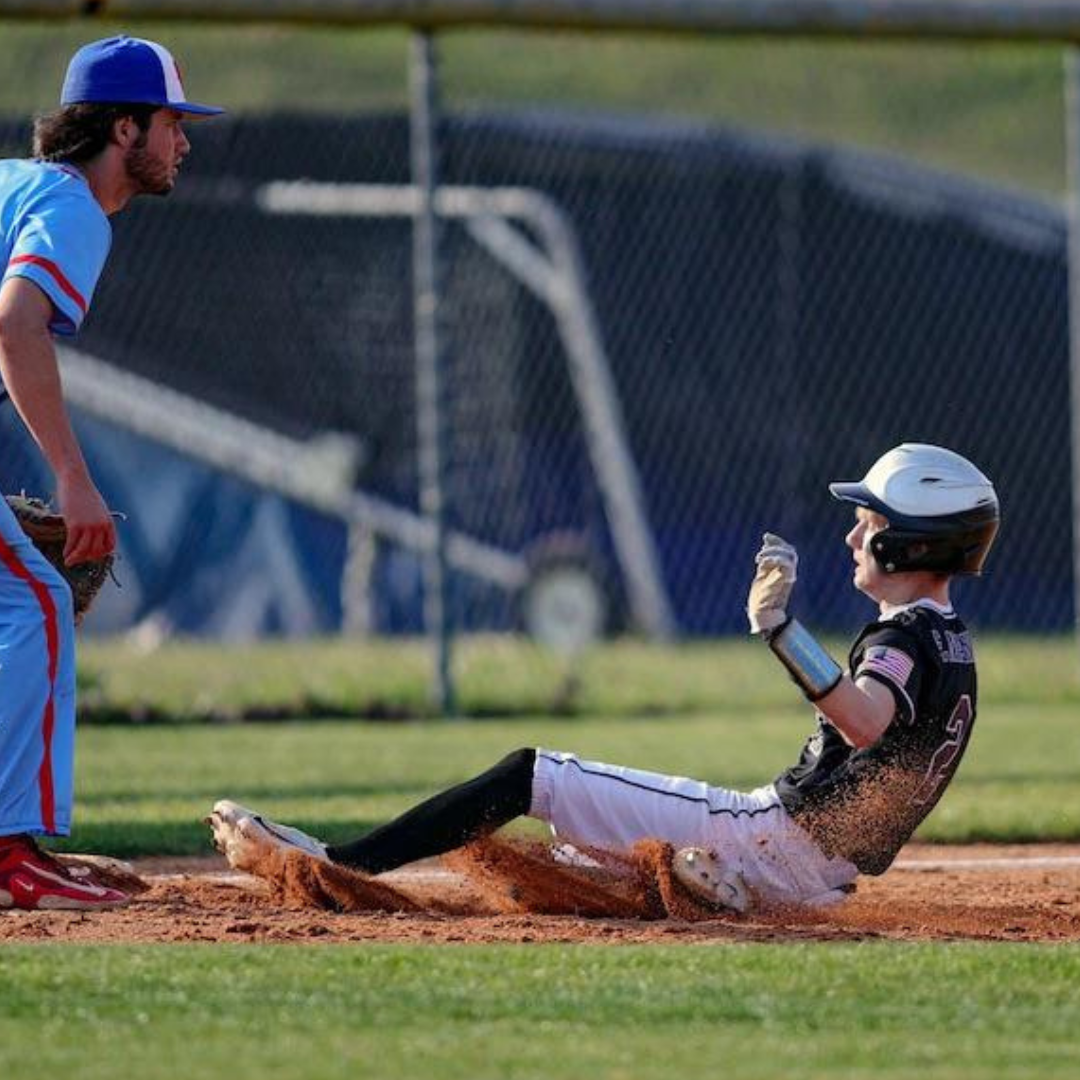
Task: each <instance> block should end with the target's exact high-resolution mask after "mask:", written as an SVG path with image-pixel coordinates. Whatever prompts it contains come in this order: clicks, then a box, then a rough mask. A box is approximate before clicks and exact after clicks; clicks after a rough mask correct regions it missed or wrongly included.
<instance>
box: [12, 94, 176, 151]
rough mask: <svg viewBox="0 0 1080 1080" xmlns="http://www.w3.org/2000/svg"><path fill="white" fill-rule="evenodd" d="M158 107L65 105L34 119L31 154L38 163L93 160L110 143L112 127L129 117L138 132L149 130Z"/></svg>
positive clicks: (98, 104) (95, 104) (96, 104)
mask: <svg viewBox="0 0 1080 1080" xmlns="http://www.w3.org/2000/svg"><path fill="white" fill-rule="evenodd" d="M158 108H159V106H157V105H123V104H115V105H114V104H103V103H98V102H94V103H90V104H83V105H65V106H64V107H63V108H60V109H57V110H56V112H51V113H48V114H46V115H45V116H39V117H37V119H35V120H34V142H33V150H32V153H33V155H34V157H36V158H38V159H40V160H41V161H70V162H72V163H74V164H76V165H77V164H80V163H81V162H84V161H89V160H90V159H91V158H94V157H96V156H97V155H98V154H100V153H101V151H102V150H104V149H105V147H106V146H108V144H109V139H110V138H111V137H112V130H113V124H115V123H116V121H117V120H120V119H122V118H123V117H125V116H130V117H131V118H132V119H133V120H134V121H135V123H136V125H138V128H139V130H140V131H141V132H146V131H147V130H148V129H149V127H150V118H151V117H152V116H153V115H154V113H155V112H157V110H158Z"/></svg>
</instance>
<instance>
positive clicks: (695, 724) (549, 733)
mask: <svg viewBox="0 0 1080 1080" xmlns="http://www.w3.org/2000/svg"><path fill="white" fill-rule="evenodd" d="M459 660H460V661H461V665H462V668H463V675H462V681H463V699H464V701H465V702H466V704H474V705H476V704H479V705H481V706H483V710H482V711H484V710H486V711H487V712H489V713H494V714H497V713H499V711H500V706H507V705H509V706H514V708H510V709H509V710H508V711H510V712H514V711H516V707H517V706H520V705H521V704H522V703H525V705H526V706H527V707H526V708H524V710H523V711H522V713H521V715H519V716H516V717H512V718H508V719H485V720H458V721H442V720H435V719H427V720H417V721H409V722H390V723H367V722H363V721H357V720H323V721H318V722H313V721H304V720H303V719H302V718H301V719H297V720H296V721H293V722H272V723H266V722H261V723H244V724H183V723H172V724H149V725H138V724H136V725H130V724H128V725H119V724H109V725H105V724H102V725H94V724H89V725H85V726H84V727H83V729H82V730H81V732H80V737H79V764H78V769H77V787H78V791H77V820H76V829H75V835H74V838H73V840H72V841H71V844H72V845H73V846H75V847H77V848H78V849H81V850H91V851H107V852H111V853H114V854H125V855H138V854H147V853H175V854H183V853H194V852H198V851H208V850H209V848H208V843H207V839H206V830H205V829H204V828H203V827H202V826H201V825H200V824H199V819H200V818H201V817H202V816H203V815H204V814H205V813H206V812H207V810H208V809H209V807H210V805H211V804H212V803H213V801H214V800H215V799H218V798H221V797H226V796H228V797H233V798H236V799H239V800H240V801H247V802H251V803H253V804H255V805H256V806H258V807H260V808H262V809H264V810H265V811H266V812H267V813H270V814H271V815H273V816H276V817H280V818H282V819H284V820H287V821H292V822H295V823H296V824H298V825H301V826H302V827H307V828H309V829H311V830H312V831H314V832H316V833H320V834H322V835H324V836H325V837H326V838H327V839H330V840H341V839H344V838H346V837H348V836H350V835H354V834H356V833H357V832H359V831H362V830H364V829H366V828H368V827H370V826H371V825H373V824H376V823H378V822H381V821H385V820H387V819H388V818H389V817H391V816H393V815H394V814H397V813H399V812H400V811H402V810H404V809H405V808H407V807H408V806H410V805H412V804H413V803H414V802H416V801H417V800H418V799H421V798H424V797H426V796H427V795H429V794H431V793H432V792H434V791H435V790H437V789H439V788H441V787H443V786H445V785H447V784H450V783H454V782H457V781H459V780H462V779H464V778H465V777H467V776H469V775H472V774H474V773H476V772H478V771H480V770H481V769H484V768H486V767H487V766H488V765H490V764H492V763H493V762H494V761H496V760H497V759H498V758H500V757H501V756H502V755H503V754H505V753H506V752H508V751H509V750H511V749H514V748H516V747H518V746H522V745H547V746H551V747H554V748H558V749H564V750H572V751H575V752H577V753H579V754H581V755H582V756H584V757H591V758H598V759H600V760H608V761H615V762H620V763H624V764H628V765H634V766H638V767H641V768H648V769H655V770H658V771H661V772H668V773H676V774H682V775H691V776H698V777H702V778H705V779H709V780H712V781H713V782H716V783H720V784H723V785H726V786H730V787H736V788H749V787H754V786H757V785H758V784H761V783H765V782H767V781H769V780H771V779H772V778H773V777H774V776H775V775H776V774H777V773H778V772H779V771H780V770H781V769H783V768H784V767H786V766H787V765H789V764H791V763H792V762H793V761H794V760H795V758H796V756H797V753H798V750H799V747H800V746H801V743H802V741H803V739H804V738H805V737H806V735H807V734H808V733H809V731H810V729H811V727H812V722H813V721H812V714H811V712H810V710H809V708H808V707H807V706H806V705H805V704H804V703H802V701H801V698H800V696H799V694H798V693H797V691H796V690H795V689H794V688H793V687H792V686H791V685H790V683H789V682H788V681H787V679H786V678H785V677H784V676H783V675H782V673H781V672H780V671H779V670H778V668H777V665H776V663H775V661H774V660H773V658H772V657H771V656H770V655H769V654H768V652H767V650H764V649H762V648H761V647H760V646H759V645H757V643H754V642H742V641H733V642H724V643H712V644H698V645H692V646H686V647H681V648H652V647H647V646H643V645H636V644H632V643H626V644H618V645H613V646H610V647H605V648H604V649H602V650H599V651H598V652H596V653H595V654H593V655H592V656H591V657H589V658H587V660H586V662H585V663H584V664H583V666H582V669H581V672H580V680H581V685H580V688H579V692H578V697H577V705H576V706H575V707H576V709H577V710H578V711H577V713H576V714H573V715H568V714H564V715H553V714H552V711H551V708H550V705H551V700H550V698H551V696H552V694H553V690H552V687H553V685H557V684H558V682H559V681H560V675H561V672H560V671H559V668H558V666H557V665H554V664H552V663H551V661H550V659H549V658H544V657H542V656H540V655H539V654H537V653H536V652H535V650H532V649H529V648H527V647H525V646H518V647H515V646H513V645H510V644H507V643H498V642H494V641H487V642H479V641H477V642H471V643H468V645H467V647H466V648H464V649H463V650H461V652H460V654H459ZM82 663H83V666H84V681H86V682H89V683H90V684H92V685H93V686H96V690H94V691H93V693H96V694H97V695H98V696H99V699H100V700H104V701H112V702H113V703H114V705H115V706H116V707H117V708H134V709H135V711H136V713H138V712H139V710H146V709H150V710H161V711H163V712H168V713H170V714H176V715H181V716H182V715H184V707H185V702H191V703H192V707H195V706H196V705H197V708H198V710H202V709H204V708H205V707H207V706H208V703H214V704H215V707H216V708H217V709H218V710H219V711H221V712H223V713H226V714H228V713H230V712H235V711H237V710H238V709H240V708H241V707H243V708H250V707H253V706H254V707H256V708H258V709H270V708H271V707H274V708H282V707H283V702H284V704H285V706H287V705H288V703H289V702H290V701H294V700H295V698H296V695H297V694H299V695H300V698H305V697H306V696H310V695H312V694H314V693H316V692H318V693H320V694H322V695H323V696H324V698H325V699H326V700H329V701H332V702H336V703H337V704H338V705H340V707H341V709H342V711H343V712H363V711H364V708H365V707H366V706H369V705H370V704H371V702H372V701H379V702H382V703H383V704H384V705H385V703H387V702H390V703H398V704H400V703H403V702H404V703H408V702H410V701H411V702H413V703H414V704H416V705H418V706H423V705H424V702H425V690H424V685H425V679H426V676H427V655H426V650H424V649H423V648H422V647H421V646H419V645H413V646H410V645H408V644H407V643H404V644H403V643H397V644H387V643H375V644H370V645H369V644H362V643H359V642H326V643H321V644H319V643H308V644H303V645H295V646H287V645H280V644H279V645H264V646H258V647H249V648H245V649H242V650H236V651H233V650H223V649H221V648H220V647H216V646H215V647H210V646H195V645H187V646H172V647H168V648H166V649H163V650H161V651H159V652H157V653H154V654H151V655H149V656H141V655H139V654H136V653H133V652H132V651H131V650H130V649H128V648H126V647H125V646H123V645H120V644H116V643H114V644H111V645H108V644H101V643H90V644H88V646H87V647H86V648H85V649H84V650H83V653H82ZM1078 667H1080V664H1078V661H1077V656H1076V646H1075V643H1074V642H1073V641H1072V640H1070V639H1065V638H1060V639H1019V638H1017V639H998V640H995V639H990V640H988V641H986V642H983V643H982V646H981V648H980V671H981V672H982V673H983V679H982V697H981V700H980V714H979V721H978V725H977V727H976V733H975V737H974V739H973V742H972V745H971V748H970V749H969V751H968V755H967V758H966V759H965V762H964V765H963V767H962V769H961V771H960V774H959V776H958V778H957V779H956V781H955V782H954V783H953V785H952V786H951V788H950V789H949V792H948V794H947V795H946V797H945V799H944V800H943V802H942V803H941V805H940V806H939V807H938V808H937V810H936V811H935V812H934V814H933V815H932V816H931V817H930V818H929V819H928V821H927V822H926V823H925V825H924V826H923V829H922V831H921V833H920V835H921V836H923V837H925V838H927V839H936V840H947V841H970V840H997V841H1006V840H1015V841H1020V840H1034V839H1059V840H1077V839H1080V786H1078V785H1077V784H1076V782H1075V763H1076V762H1077V761H1080V725H1078V724H1077V723H1076V717H1077V714H1078V710H1077V704H1078V700H1080V677H1078V675H1077V669H1078ZM302 704H303V702H302V700H301V701H298V702H297V708H298V709H301V710H302ZM545 704H546V705H547V706H548V707H547V708H545ZM284 711H286V712H288V711H289V710H288V708H287V707H285V708H284ZM297 716H298V717H302V711H301V712H298V713H297Z"/></svg>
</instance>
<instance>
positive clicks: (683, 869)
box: [671, 847, 750, 915]
mask: <svg viewBox="0 0 1080 1080" xmlns="http://www.w3.org/2000/svg"><path fill="white" fill-rule="evenodd" d="M671 872H672V873H673V874H674V875H675V879H676V880H677V881H678V882H679V884H680V885H682V886H683V887H684V888H685V889H686V890H687V892H689V893H690V894H691V895H693V896H695V897H697V898H698V899H699V900H703V901H704V902H705V903H706V904H708V905H709V906H710V907H716V908H724V909H726V910H728V911H737V912H738V913H739V914H740V915H741V914H743V913H744V912H745V911H746V909H747V908H748V907H749V906H750V892H749V890H748V889H747V888H746V882H745V881H744V880H743V876H742V874H740V873H739V871H738V870H735V869H733V868H732V867H730V866H725V865H724V864H723V863H722V862H721V861H720V860H719V859H718V858H717V857H716V856H715V855H714V854H713V853H712V852H711V851H706V850H705V849H704V848H693V847H690V848H680V849H679V850H678V851H676V852H675V858H674V859H673V861H672V864H671Z"/></svg>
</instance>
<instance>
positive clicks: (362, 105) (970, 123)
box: [0, 22, 1065, 195]
mask: <svg viewBox="0 0 1080 1080" xmlns="http://www.w3.org/2000/svg"><path fill="white" fill-rule="evenodd" d="M124 29H125V30H127V31H129V32H132V33H141V34H143V35H145V36H149V37H156V38H159V39H160V40H163V41H164V42H165V43H166V44H168V45H169V46H170V47H171V48H173V49H174V50H175V51H176V53H177V55H178V56H179V57H180V60H181V62H182V64H183V65H184V69H185V75H186V80H187V84H188V87H189V89H190V90H191V92H192V94H193V96H196V97H200V98H202V99H204V100H211V101H220V102H222V103H223V104H226V105H227V106H229V108H230V109H231V110H232V111H234V112H260V111H262V112H265V111H267V110H271V109H275V108H282V107H287V108H290V109H294V110H295V109H299V110H304V111H312V110H334V111H347V112H353V111H356V110H358V109H360V110H372V109H386V108H395V109H396V108H404V107H405V105H406V103H407V81H406V74H405V72H406V60H407V55H408V48H407V45H408V42H407V38H406V35H405V34H404V32H402V31H400V30H378V31H350V30H346V29H335V30H300V29H282V28H266V27H262V28H259V27H240V28H238V27H227V28H226V27H221V26H217V27H209V28H206V27H203V28H196V27H192V26H190V25H186V26H185V25H183V24H180V25H178V24H169V25H162V24H160V23H154V24H143V25H140V24H138V23H125V24H124ZM2 31H3V32H2V35H0V113H24V112H27V111H43V110H46V109H48V108H51V107H52V106H53V102H54V101H55V98H56V93H57V88H58V85H59V82H60V80H61V78H62V72H63V69H64V65H65V64H66V62H67V58H68V56H69V55H70V53H71V52H72V51H73V50H74V48H75V47H77V46H78V45H79V44H81V43H82V42H84V41H87V40H90V39H91V38H93V37H95V36H101V35H103V34H105V33H107V32H111V28H107V27H105V26H102V25H100V24H90V23H86V22H68V23H57V22H50V23H48V24H34V23H11V22H8V23H3V24H2ZM440 40H441V43H442V48H441V58H442V85H443V97H444V99H445V102H446V104H447V106H448V108H450V109H473V108H492V107H503V108H506V107H510V108H514V107H521V106H530V107H531V106H536V105H539V106H543V107H548V106H550V107H556V108H570V109H575V110H586V111H600V112H616V113H626V114H635V115H636V114H649V115H664V116H672V117H689V118H699V119H703V120H707V121H715V122H720V123H730V124H736V125H741V126H745V127H750V128H761V129H766V130H772V131H777V132H783V133H788V134H792V135H797V136H802V137H807V138H812V139H821V140H824V141H827V142H841V143H852V144H857V145H861V146H866V147H870V148H874V149H877V150H882V151H885V152H888V153H894V154H901V155H904V156H907V157H911V158H913V159H915V160H919V161H922V162H925V163H927V164H931V165H934V166H938V167H942V168H946V169H954V170H958V171H961V172H966V173H970V174H972V175H977V176H981V177H984V178H986V179H989V180H994V181H998V182H1001V183H1005V184H1010V185H1015V186H1023V187H1028V188H1032V189H1034V190H1037V191H1041V192H1044V193H1048V194H1052V195H1056V194H1058V193H1060V192H1061V191H1062V190H1063V189H1064V186H1065V164H1064V163H1065V150H1064V138H1063V104H1062V100H1063V90H1062V50H1061V49H1059V48H1056V47H1052V46H1030V45H1024V46H1007V45H998V46H970V45H969V46H963V45H933V44H928V43H925V42H923V43H919V44H898V43H870V42H864V43H861V44H852V43H835V42H805V41H802V42H800V41H795V40H788V41H782V40H777V39H774V40H769V41H765V40H755V39H733V40H723V39H721V38H694V37H672V36H663V35H655V36H652V37H647V36H644V35H641V36H633V35H626V34H593V35H589V34H573V33H558V34H555V33H548V34H542V33H523V32H508V31H503V32H500V31H470V32H455V33H450V34H446V35H444V36H443V37H442V38H441V39H440Z"/></svg>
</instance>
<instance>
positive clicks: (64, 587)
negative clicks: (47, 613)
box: [47, 574, 75, 631]
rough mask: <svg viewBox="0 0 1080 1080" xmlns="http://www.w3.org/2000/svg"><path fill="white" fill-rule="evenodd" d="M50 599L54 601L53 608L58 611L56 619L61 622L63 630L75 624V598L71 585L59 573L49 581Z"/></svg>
mask: <svg viewBox="0 0 1080 1080" xmlns="http://www.w3.org/2000/svg"><path fill="white" fill-rule="evenodd" d="M47 584H48V588H49V599H50V600H51V601H52V606H53V610H54V611H55V612H56V621H57V622H58V623H59V624H60V629H61V631H64V630H65V629H66V628H68V627H73V626H74V625H75V600H74V597H73V596H72V595H71V587H70V586H69V585H68V583H67V582H66V581H65V580H64V579H63V578H62V577H61V576H60V575H59V574H57V575H56V576H55V577H54V578H50V579H49V581H48V583H47Z"/></svg>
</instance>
